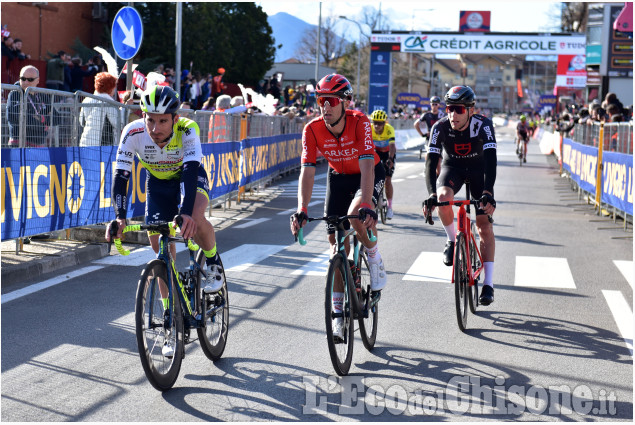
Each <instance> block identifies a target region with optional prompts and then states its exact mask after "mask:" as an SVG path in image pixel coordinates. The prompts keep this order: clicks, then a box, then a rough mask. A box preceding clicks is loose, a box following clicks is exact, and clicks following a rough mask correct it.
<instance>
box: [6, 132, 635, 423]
mask: <svg viewBox="0 0 635 425" xmlns="http://www.w3.org/2000/svg"><path fill="white" fill-rule="evenodd" d="M497 137H498V141H499V156H498V160H499V164H498V178H497V183H496V199H497V202H498V208H497V210H496V213H495V215H494V218H495V220H496V221H495V226H494V230H495V233H496V240H497V246H496V263H495V278H494V282H495V288H496V294H495V295H496V297H495V302H494V304H492V305H491V306H489V307H481V308H480V309H479V312H478V314H477V315H472V314H470V316H469V318H468V330H467V331H466V332H465V333H463V332H461V331H460V330H459V329H458V327H457V323H456V319H455V307H454V292H453V286H452V284H451V283H450V282H449V278H450V269H449V268H445V267H444V266H443V265H442V264H441V251H442V249H443V245H444V241H445V239H444V238H445V234H444V232H443V227H442V226H441V225H440V222H438V221H437V222H436V223H435V225H434V226H429V225H427V224H425V223H424V222H423V219H422V216H421V212H420V205H421V201H422V200H423V199H424V198H425V197H426V196H427V193H426V189H425V183H424V179H423V175H422V173H423V165H424V163H423V161H422V160H419V158H418V151H417V152H403V153H401V154H400V155H399V157H398V163H397V171H396V173H395V176H394V179H395V200H394V209H395V217H394V219H393V220H392V221H390V222H389V224H388V225H387V226H382V225H380V228H381V230H380V233H379V238H380V242H379V244H380V252H381V254H382V257H383V258H384V263H385V265H386V268H387V271H388V276H389V281H388V286H387V287H386V289H385V290H384V291H383V294H382V299H381V302H380V319H379V331H378V338H377V344H376V346H375V349H374V350H373V351H372V352H368V351H367V350H366V349H365V348H364V346H363V345H362V344H361V341H360V339H359V334H358V333H356V343H355V352H354V355H353V366H352V367H351V372H350V375H349V376H348V377H346V378H338V377H336V376H334V372H333V369H332V366H331V363H330V360H329V355H328V349H327V344H326V337H325V332H324V318H323V302H324V300H323V298H324V275H325V271H326V259H325V255H324V253H325V252H326V251H327V249H328V245H327V242H326V238H325V234H324V230H323V226H322V225H320V224H318V225H314V224H309V225H308V226H307V228H306V233H305V237H306V239H307V240H308V241H309V243H308V245H306V246H300V245H298V244H294V242H293V238H292V236H291V235H290V233H289V230H288V220H289V218H288V217H289V212H288V211H287V210H291V209H293V208H295V205H296V199H295V196H296V193H297V175H296V176H290V177H288V178H286V179H284V180H282V181H280V182H279V184H277V185H276V186H273V187H271V188H269V189H267V190H268V191H269V192H270V194H271V199H270V200H269V201H267V202H266V203H262V205H261V206H260V207H259V208H257V209H256V211H255V212H254V214H253V215H252V216H250V217H249V218H247V219H243V220H240V221H237V222H236V223H235V224H233V225H232V226H229V227H225V228H223V229H221V230H219V231H218V232H217V239H218V247H219V250H220V252H221V255H222V256H223V259H224V262H225V265H226V268H227V269H228V270H227V278H228V284H229V289H230V302H231V309H230V329H229V338H228V343H227V347H226V350H225V353H224V355H223V358H222V359H221V360H220V361H218V362H216V363H212V362H210V361H209V360H208V359H207V358H206V357H205V355H204V354H203V352H202V350H201V349H200V347H199V346H198V343H197V342H196V343H193V344H190V345H189V346H188V347H187V348H186V357H185V359H184V362H183V366H182V368H181V372H180V375H179V378H178V380H177V381H176V384H175V386H174V388H173V389H172V390H170V391H167V392H164V393H160V392H158V391H156V390H155V389H154V388H153V387H152V386H151V385H150V384H149V383H148V382H147V380H146V377H145V375H144V373H143V369H142V367H141V364H140V361H139V355H138V353H137V346H136V341H135V329H134V297H135V290H136V284H137V280H138V278H139V275H140V273H141V270H142V267H143V266H142V264H143V262H144V261H147V260H144V259H143V258H144V257H143V255H142V254H139V253H138V252H137V253H133V254H132V255H131V257H130V259H134V258H135V255H136V257H137V258H139V259H140V260H139V261H140V262H137V263H134V260H131V263H130V264H131V265H124V264H123V260H122V259H121V257H109V258H107V259H104V260H99V261H95V262H93V263H92V264H90V265H88V266H82V267H78V268H77V270H75V271H74V274H72V275H71V274H69V273H68V272H66V273H64V274H63V275H61V276H60V277H59V281H60V283H59V284H57V285H54V286H50V287H48V288H46V289H43V290H40V291H37V292H35V293H32V294H30V295H26V296H23V297H19V298H16V299H14V300H12V301H7V302H5V294H3V301H2V302H3V303H2V347H1V348H2V416H1V419H2V420H3V421H38V422H41V421H116V422H119V421H135V422H136V421H166V422H167V421H216V420H222V421H252V420H260V421H270V420H276V421H277V420H282V421H286V420H289V421H325V420H338V421H339V420H355V421H358V420H359V421H361V420H365V421H406V420H408V421H411V420H417V421H486V420H487V421H490V420H495V421H497V420H501V421H502V420H505V421H509V420H520V421H551V420H563V421H568V420H576V421H587V420H591V421H632V419H633V357H632V333H633V314H632V311H633V301H632V300H633V288H632V285H633V283H632V282H633V242H632V239H625V238H621V237H623V236H625V233H624V232H623V231H622V230H620V229H616V228H613V227H615V226H613V224H612V222H610V221H609V220H607V219H602V220H601V221H596V220H599V218H598V217H597V216H595V215H594V214H593V210H592V209H591V208H590V207H588V206H586V205H585V204H584V203H582V202H580V201H578V199H577V198H576V196H575V193H574V192H572V191H571V189H570V187H569V184H568V183H567V180H566V179H563V178H560V177H559V176H558V174H557V170H556V168H555V166H554V164H553V163H552V160H550V159H548V158H547V157H545V156H543V155H541V154H540V153H539V152H538V148H537V146H536V145H535V143H533V144H530V149H529V159H528V162H527V164H525V165H524V166H523V167H520V166H519V164H518V161H517V160H516V158H515V156H514V152H513V145H512V142H511V140H512V132H511V130H509V129H505V128H503V129H498V131H497ZM320 175H323V173H321V174H320ZM324 184H325V179H324V178H319V179H318V180H317V181H316V189H315V191H314V199H315V204H314V205H312V206H311V207H310V208H309V213H310V214H311V215H320V214H321V212H322V203H321V202H320V200H321V198H322V197H323V195H324ZM285 211H286V212H285ZM631 234H632V233H631ZM113 258H114V259H115V261H112V259H113ZM179 258H180V260H182V262H184V261H185V258H184V254H180V257H179ZM126 261H128V260H126ZM88 267H90V268H88ZM620 270H624V272H621V271H620ZM67 276H71V277H67ZM72 276H76V277H72ZM629 332H630V333H629Z"/></svg>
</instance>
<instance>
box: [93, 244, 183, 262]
mask: <svg viewBox="0 0 635 425" xmlns="http://www.w3.org/2000/svg"><path fill="white" fill-rule="evenodd" d="M186 249H187V247H186V246H185V244H184V243H178V242H177V243H176V252H177V253H179V252H182V251H185V250H186ZM156 257H157V255H156V254H155V253H154V251H153V250H152V247H150V246H144V247H143V248H138V249H133V250H130V255H126V256H124V255H110V256H108V257H104V258H100V259H99V260H95V261H93V263H94V264H103V265H107V266H113V265H114V266H130V267H138V266H141V265H143V264H146V263H147V262H148V261H150V260H153V259H155V258H156Z"/></svg>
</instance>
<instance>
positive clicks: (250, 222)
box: [233, 217, 271, 229]
mask: <svg viewBox="0 0 635 425" xmlns="http://www.w3.org/2000/svg"><path fill="white" fill-rule="evenodd" d="M244 220H245V221H246V223H243V224H239V225H237V226H233V228H234V229H244V228H246V227H251V226H255V225H257V224H260V223H264V222H265V221H269V220H271V219H270V218H266V217H263V218H253V219H252V218H246V219H244Z"/></svg>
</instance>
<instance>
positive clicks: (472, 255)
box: [469, 223, 481, 314]
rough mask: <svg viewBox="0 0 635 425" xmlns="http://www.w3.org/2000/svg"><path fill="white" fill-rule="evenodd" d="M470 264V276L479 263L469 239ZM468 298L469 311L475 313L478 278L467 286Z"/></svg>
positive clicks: (472, 243)
mask: <svg viewBox="0 0 635 425" xmlns="http://www.w3.org/2000/svg"><path fill="white" fill-rule="evenodd" d="M472 234H473V235H474V234H475V233H474V223H472ZM470 264H471V265H472V276H474V274H475V273H476V270H478V269H479V267H481V263H480V261H479V259H478V253H477V252H476V245H475V244H474V241H472V240H470ZM469 299H470V311H471V312H472V314H476V307H478V279H477V278H475V279H474V285H472V286H469Z"/></svg>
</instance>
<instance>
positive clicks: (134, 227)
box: [108, 215, 199, 256]
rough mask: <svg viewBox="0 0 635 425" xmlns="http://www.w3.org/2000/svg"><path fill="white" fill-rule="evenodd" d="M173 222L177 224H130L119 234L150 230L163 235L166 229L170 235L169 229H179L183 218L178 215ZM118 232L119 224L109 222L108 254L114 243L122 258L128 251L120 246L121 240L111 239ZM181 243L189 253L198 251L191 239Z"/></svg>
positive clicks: (128, 253) (115, 221)
mask: <svg viewBox="0 0 635 425" xmlns="http://www.w3.org/2000/svg"><path fill="white" fill-rule="evenodd" d="M174 221H175V222H176V223H177V224H176V225H175V224H174V222H167V221H166V222H162V223H156V224H143V225H142V224H130V225H128V226H126V227H124V228H123V230H122V231H121V233H126V232H137V231H139V230H150V231H157V232H160V233H161V234H163V233H164V232H165V231H166V229H169V233H170V234H171V233H172V232H171V229H174V230H176V228H177V227H178V228H180V226H181V225H182V224H183V218H182V217H181V216H180V215H177V216H175V217H174ZM118 230H119V223H117V220H113V221H111V222H110V238H111V241H112V242H111V243H109V244H108V252H110V248H111V244H112V243H114V244H115V248H117V252H119V254H121V255H124V256H126V255H130V250H127V249H125V248H124V247H123V246H122V245H121V239H120V238H113V237H114V236H117V231H118ZM174 240H178V238H174ZM183 241H184V242H185V244H186V245H187V247H188V249H190V250H191V251H198V249H199V246H198V245H197V244H196V243H194V242H193V241H192V239H183Z"/></svg>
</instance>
